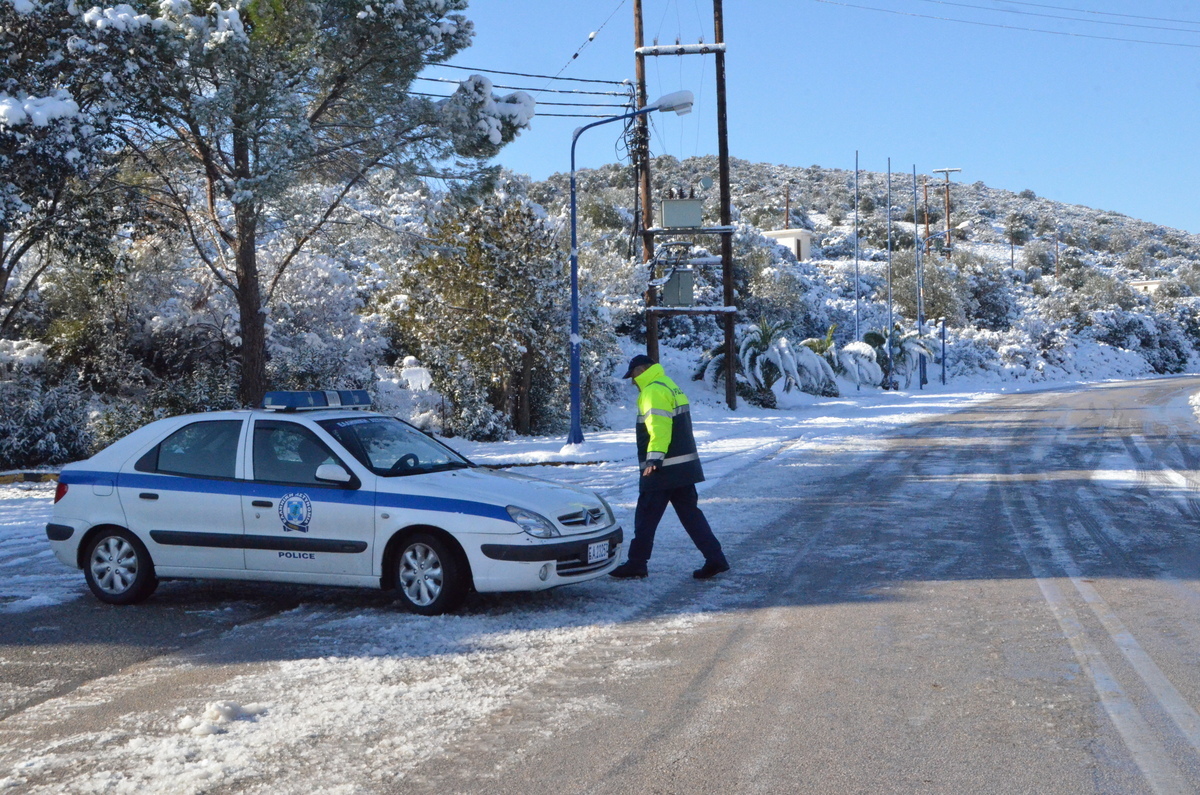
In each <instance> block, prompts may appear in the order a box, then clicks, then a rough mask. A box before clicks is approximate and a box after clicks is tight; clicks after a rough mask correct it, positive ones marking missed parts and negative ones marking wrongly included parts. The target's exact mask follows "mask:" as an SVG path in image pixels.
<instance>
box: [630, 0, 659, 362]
mask: <svg viewBox="0 0 1200 795" xmlns="http://www.w3.org/2000/svg"><path fill="white" fill-rule="evenodd" d="M644 44H645V27H644V25H643V23H642V0H633V47H634V59H635V60H634V75H633V76H634V79H635V81H636V83H637V86H636V88H637V107H638V109H639V110H640V109H642V108H644V107H646V105H647V103H649V102H650V100H649V98H648V97H647V96H646V56H645V55H642V54H641V53H640V52H639V50H640V49H641V48H642V46H643V45H644ZM636 124H637V127H636V133H635V134H636V139H635V140H636V144H635V146H634V151H633V162H634V163H635V164H636V168H637V171H638V179H639V181H640V190H641V194H642V262H649V261H650V260H652V259H653V258H654V233H653V232H648V231H646V230H648V229H650V227H652V226H654V220H653V219H654V197H653V196H651V195H650V121H649V119H647V117H646V116H645V115H642V116H638V117H637V121H636ZM651 280H653V275H651ZM657 292H658V290H657V289H656V288H655V287H654V285H650V286H648V287H647V288H646V293H645V301H646V307H647V308H650V307H653V306H654V305H655V304H657V303H658V298H657ZM646 355H647V356H649V357H650V358H651V359H654V360H655V361H658V315H657V314H655V313H654V312H646Z"/></svg>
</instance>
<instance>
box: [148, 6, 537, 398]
mask: <svg viewBox="0 0 1200 795" xmlns="http://www.w3.org/2000/svg"><path fill="white" fill-rule="evenodd" d="M465 7H466V2H465V0H406V2H399V1H397V2H385V3H376V2H374V0H315V1H314V2H310V3H274V2H269V0H246V1H245V2H239V1H237V0H233V1H232V2H231V1H230V0H226V1H225V2H214V3H212V4H211V5H209V6H207V7H201V6H193V5H192V3H190V2H187V1H186V0H162V2H161V3H159V5H158V14H159V16H158V17H157V18H156V19H155V20H154V21H153V24H154V25H155V26H157V27H159V28H161V29H163V30H164V31H166V32H167V33H168V34H169V35H170V44H171V46H172V54H173V56H174V58H173V61H172V64H171V65H170V67H169V68H166V69H163V70H162V72H161V73H160V74H158V75H157V76H155V78H154V79H153V80H152V81H149V82H148V84H147V85H146V86H145V89H144V90H143V91H142V92H141V94H140V95H139V97H140V98H141V100H142V101H141V103H140V104H139V107H138V108H137V110H136V114H135V117H136V119H137V122H136V123H132V124H130V125H129V126H128V127H127V128H126V129H125V140H126V142H127V143H128V145H129V146H130V147H131V148H132V149H133V150H134V151H135V152H136V154H137V159H138V164H139V167H140V168H141V169H142V171H143V172H144V180H145V185H146V187H147V188H148V189H149V190H151V191H152V192H153V194H154V196H155V197H156V199H157V200H158V202H159V204H160V205H161V207H162V208H164V209H165V210H166V212H167V213H168V214H169V215H170V216H171V217H172V218H173V220H174V223H175V224H176V225H177V227H178V228H179V229H181V230H182V231H183V232H184V233H185V234H186V235H187V237H188V239H189V240H190V241H191V243H192V247H193V250H194V255H195V256H196V257H197V258H198V259H199V261H201V262H202V263H203V265H204V266H205V267H207V268H208V269H209V270H210V271H211V273H212V274H213V276H214V277H215V278H216V279H217V281H218V282H219V283H220V284H222V285H223V286H224V287H225V288H226V289H228V290H229V291H230V292H231V293H232V295H233V296H234V298H235V300H236V305H237V314H238V320H239V342H240V349H241V381H240V387H239V396H240V398H241V400H242V401H243V402H246V403H255V402H257V401H258V400H259V398H260V397H261V395H262V393H263V391H264V389H265V388H266V382H267V372H268V371H267V362H266V356H267V349H268V348H267V339H266V338H267V314H268V310H269V307H270V306H271V304H272V302H273V299H274V298H275V296H276V293H277V291H278V290H279V289H280V285H281V283H282V281H283V279H284V276H285V274H286V273H287V271H288V269H289V267H290V266H291V265H292V264H293V263H294V262H295V261H296V259H297V257H299V256H300V255H301V253H302V252H303V251H304V250H305V249H306V247H307V246H308V245H309V244H310V243H311V241H312V240H313V239H314V238H315V237H316V236H318V235H320V234H321V233H322V231H323V229H324V228H325V226H326V225H327V224H328V223H329V221H330V219H331V218H333V217H334V216H335V215H336V213H337V212H338V210H339V208H340V207H341V206H342V205H343V203H344V202H345V201H346V199H347V197H348V196H349V195H350V194H351V193H352V191H354V189H355V188H356V187H358V186H360V185H361V184H362V183H363V182H364V181H366V180H368V179H370V177H371V176H372V175H373V174H376V173H378V172H380V171H381V170H385V169H390V170H392V171H394V172H397V173H400V174H402V175H407V176H410V177H412V176H422V177H439V176H440V177H452V176H466V175H470V174H472V173H474V172H476V171H478V170H479V169H480V168H481V167H482V163H483V159H484V158H486V157H488V156H491V155H493V154H494V153H495V152H496V151H498V150H499V148H500V147H501V146H503V145H504V144H505V143H506V142H508V141H510V140H511V139H512V138H513V136H514V135H516V133H517V132H518V131H519V130H520V129H522V128H523V127H525V126H526V125H527V124H528V122H529V120H530V118H531V116H532V115H533V101H532V100H531V99H530V98H529V97H528V95H525V94H523V93H520V92H517V93H514V94H510V95H508V96H505V97H498V96H496V95H495V94H493V92H492V86H491V83H490V81H488V80H487V79H486V78H483V77H480V76H472V77H470V78H468V79H466V80H464V81H463V82H462V83H461V84H460V85H459V87H458V89H457V91H455V93H454V94H453V96H452V97H451V98H449V99H446V100H442V101H438V102H435V101H431V100H430V99H428V98H424V97H420V96H417V95H415V94H413V93H411V92H410V86H411V84H412V81H413V79H414V78H415V77H416V75H417V74H418V73H419V72H420V71H421V70H422V69H423V68H424V67H425V66H426V65H427V64H430V63H439V62H441V61H444V60H446V59H448V58H450V57H452V56H453V55H454V54H455V53H457V52H459V51H460V50H462V49H463V48H464V47H466V46H467V45H468V44H469V43H470V39H471V35H472V26H471V24H470V22H468V21H467V20H466V19H465V18H464V17H463V16H462V15H461V14H460V13H458V12H459V11H461V10H462V9H464V8H465Z"/></svg>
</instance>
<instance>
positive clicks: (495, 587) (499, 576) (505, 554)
mask: <svg viewBox="0 0 1200 795" xmlns="http://www.w3.org/2000/svg"><path fill="white" fill-rule="evenodd" d="M623 541H624V532H623V531H622V529H621V527H620V526H619V525H618V526H616V527H610V528H608V529H606V530H604V531H603V532H600V533H597V534H594V535H586V536H582V537H578V538H571V539H569V540H565V541H553V542H540V543H520V544H494V543H485V544H481V545H480V547H479V550H480V552H481V553H482V556H483V558H484V560H485V561H486V563H484V564H483V565H477V566H474V567H473V568H475V571H476V577H475V587H476V590H479V591H536V590H543V589H545V588H553V587H555V586H558V585H566V584H568V583H572V582H583V581H586V580H590V579H594V578H596V577H599V576H601V575H603V574H606V573H607V572H609V571H611V570H612V568H613V567H614V566H616V565H617V560H618V558H619V557H620V554H621V544H622V542H623ZM601 542H603V543H607V545H608V548H607V550H606V551H605V554H604V557H603V558H602V559H599V560H589V554H588V553H589V550H590V549H592V547H593V545H594V544H597V543H601ZM481 562H482V561H481ZM485 572H486V573H485ZM480 575H483V576H480Z"/></svg>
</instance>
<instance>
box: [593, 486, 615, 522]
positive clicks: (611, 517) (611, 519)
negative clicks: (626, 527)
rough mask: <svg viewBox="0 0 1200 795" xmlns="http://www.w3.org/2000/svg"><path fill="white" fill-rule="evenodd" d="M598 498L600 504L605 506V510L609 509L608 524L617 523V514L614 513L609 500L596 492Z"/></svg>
mask: <svg viewBox="0 0 1200 795" xmlns="http://www.w3.org/2000/svg"><path fill="white" fill-rule="evenodd" d="M592 493H593V494H596V492H592ZM596 499H598V500H600V504H601V505H603V506H604V510H606V511H608V524H610V525H611V524H616V523H617V515H616V514H615V513H613V509H612V506H611V505H609V504H608V500H606V499H604V498H603V497H601V496H600V495H599V494H596Z"/></svg>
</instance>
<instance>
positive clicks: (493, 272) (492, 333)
mask: <svg viewBox="0 0 1200 795" xmlns="http://www.w3.org/2000/svg"><path fill="white" fill-rule="evenodd" d="M543 215H544V214H543V213H542V211H541V208H540V207H538V206H537V205H535V204H532V203H531V202H529V201H528V200H527V199H526V198H525V197H524V190H523V187H522V186H521V185H519V184H518V183H512V182H510V183H507V184H506V185H503V186H501V189H500V190H498V191H496V192H494V193H492V194H491V195H489V196H487V197H486V198H485V199H484V200H483V201H482V203H480V204H478V205H468V206H458V207H454V208H452V209H450V210H449V211H448V213H447V215H446V217H444V218H443V219H442V220H441V223H440V224H439V225H438V228H437V230H436V232H435V233H434V236H433V243H434V245H435V248H434V249H433V250H432V251H430V252H429V253H428V254H427V256H424V257H422V258H418V259H417V260H416V261H414V262H413V263H412V264H411V265H410V267H409V268H408V269H407V270H406V272H405V273H404V274H403V275H402V276H401V279H400V284H401V286H402V289H403V292H404V294H405V303H404V309H403V310H402V311H401V312H400V314H399V316H398V317H397V318H396V322H397V323H398V325H399V326H400V327H401V329H402V335H403V336H404V337H405V338H406V339H408V340H410V341H411V343H410V344H412V345H413V347H414V348H415V349H416V350H415V352H416V353H417V355H418V356H419V357H420V358H421V360H422V361H424V362H425V363H426V364H427V365H429V366H430V368H431V369H432V370H433V372H434V376H435V378H434V384H435V387H436V388H437V389H438V391H440V392H442V393H443V394H446V395H447V396H449V397H450V398H451V399H452V401H453V402H454V404H455V412H456V416H457V418H458V424H459V427H458V428H456V430H457V431H458V432H459V433H462V434H464V435H468V436H473V437H476V438H499V437H502V436H503V435H504V434H505V433H506V432H507V430H508V428H512V429H514V430H516V431H517V432H518V433H522V434H528V433H539V432H540V433H546V432H551V431H554V430H557V429H558V428H559V427H560V426H561V424H562V422H563V421H564V419H565V416H566V409H567V405H568V404H567V398H566V390H567V382H568V370H567V356H566V351H567V348H568V339H567V335H568V331H569V328H570V317H569V301H570V281H569V276H568V271H567V267H566V252H565V251H564V250H563V249H562V247H561V246H560V245H559V244H558V242H557V237H556V229H555V227H554V225H553V224H552V223H550V222H548V221H547V220H546V219H545V218H544V217H543ZM586 299H587V296H586V295H585V300H586ZM589 304H590V302H589ZM584 320H585V331H584V336H585V338H586V339H588V340H589V342H590V343H592V344H588V345H585V358H584V368H585V370H586V371H590V372H589V373H588V374H587V375H586V376H585V378H592V379H596V378H597V373H603V374H604V375H607V373H606V372H605V370H606V369H611V363H610V356H609V355H608V354H607V353H606V348H605V344H604V343H605V339H606V338H605V337H604V336H603V334H599V335H597V334H590V333H589V328H590V330H591V331H598V327H599V323H598V322H597V319H596V317H595V314H594V310H588V309H587V308H585V318H584ZM597 337H599V339H597ZM584 393H585V395H586V396H587V398H588V399H590V400H592V401H595V400H597V399H603V398H604V397H607V395H606V394H604V391H603V389H601V390H600V391H599V394H597V390H595V389H585V390H584Z"/></svg>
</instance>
